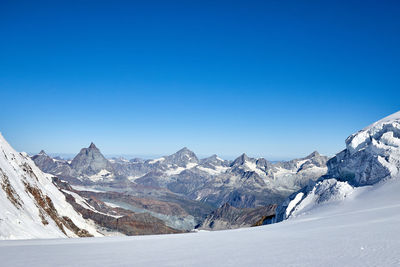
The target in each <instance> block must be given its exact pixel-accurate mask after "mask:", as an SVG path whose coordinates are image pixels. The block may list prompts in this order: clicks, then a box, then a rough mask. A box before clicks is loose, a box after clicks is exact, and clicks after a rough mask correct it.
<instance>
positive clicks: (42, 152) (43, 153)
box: [38, 149, 47, 156]
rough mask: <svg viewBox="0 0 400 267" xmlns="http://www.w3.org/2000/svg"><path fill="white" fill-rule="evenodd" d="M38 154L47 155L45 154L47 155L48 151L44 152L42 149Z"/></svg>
mask: <svg viewBox="0 0 400 267" xmlns="http://www.w3.org/2000/svg"><path fill="white" fill-rule="evenodd" d="M38 155H42V156H45V155H47V154H46V152H44V150H43V149H42V150H40V152H39V154H38Z"/></svg>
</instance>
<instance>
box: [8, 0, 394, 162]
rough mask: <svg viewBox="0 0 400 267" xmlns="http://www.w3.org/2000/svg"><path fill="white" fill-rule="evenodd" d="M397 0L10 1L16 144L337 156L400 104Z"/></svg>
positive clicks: (11, 116)
mask: <svg viewBox="0 0 400 267" xmlns="http://www.w3.org/2000/svg"><path fill="white" fill-rule="evenodd" d="M399 14H400V2H399V1H354V2H353V1H89V0H85V1H47V2H42V1H27V2H21V1H1V2H0V33H1V36H0V38H1V41H0V90H1V96H0V99H1V112H0V131H1V132H2V133H3V135H4V136H5V137H6V138H7V139H8V140H9V142H10V143H11V144H12V145H13V146H14V147H15V148H16V149H17V150H19V151H28V152H38V151H39V150H40V149H45V150H46V151H48V152H64V153H76V152H78V151H79V149H80V148H82V147H84V146H88V145H89V144H90V142H91V141H93V142H95V143H96V144H97V146H98V147H99V148H100V149H101V150H102V151H103V152H104V153H105V154H131V155H163V154H169V153H172V152H174V151H176V150H178V149H180V148H181V147H183V146H187V147H189V148H190V149H192V150H194V151H195V152H196V153H198V154H200V155H210V154H213V153H217V154H219V155H221V156H229V157H233V156H237V155H239V154H240V153H242V152H246V153H247V154H248V155H251V156H265V157H267V158H269V159H282V158H291V157H298V156H304V155H306V154H308V153H310V152H312V151H313V150H318V151H320V152H321V153H323V154H328V155H331V154H334V153H336V152H338V151H340V150H341V149H343V148H344V139H345V138H346V137H347V136H348V135H350V134H351V133H353V132H355V131H357V130H359V129H360V128H363V127H364V126H366V125H368V124H370V123H372V122H373V121H375V120H378V119H380V118H381V117H384V116H386V115H389V114H391V113H393V112H396V111H398V110H400V62H399V60H400V16H399Z"/></svg>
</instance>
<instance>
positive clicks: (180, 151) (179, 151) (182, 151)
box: [176, 147, 192, 153]
mask: <svg viewBox="0 0 400 267" xmlns="http://www.w3.org/2000/svg"><path fill="white" fill-rule="evenodd" d="M187 152H192V151H191V150H190V149H189V148H187V147H184V148H182V149H180V150H178V151H177V152H176V153H187Z"/></svg>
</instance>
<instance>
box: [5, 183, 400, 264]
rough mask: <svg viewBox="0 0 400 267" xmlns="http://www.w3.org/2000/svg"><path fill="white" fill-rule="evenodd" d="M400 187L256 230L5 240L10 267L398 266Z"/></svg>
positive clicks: (381, 187)
mask: <svg viewBox="0 0 400 267" xmlns="http://www.w3.org/2000/svg"><path fill="white" fill-rule="evenodd" d="M398 192H400V180H399V179H393V180H389V181H387V182H384V183H381V184H377V185H375V186H365V187H362V188H359V189H358V191H357V192H355V193H354V194H352V195H351V197H349V198H345V199H344V200H340V201H337V202H335V205H329V204H326V205H320V206H318V207H317V208H314V209H312V210H310V211H309V212H308V213H307V214H306V215H303V216H300V217H296V218H293V219H289V220H287V221H284V222H282V223H278V224H273V225H266V226H261V227H256V228H246V229H239V230H227V231H219V232H218V231H217V232H199V233H191V234H178V235H162V236H143V237H139V236H137V237H112V238H108V237H106V238H100V239H99V238H84V239H57V240H27V241H22V240H17V241H0V257H1V259H2V264H4V266H26V262H27V259H29V263H30V266H98V265H99V264H100V263H101V265H102V266H398V265H399V264H400V254H399V253H398V252H399V251H400V228H399V223H400V195H399V194H398Z"/></svg>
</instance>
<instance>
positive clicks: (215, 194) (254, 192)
mask: <svg viewBox="0 0 400 267" xmlns="http://www.w3.org/2000/svg"><path fill="white" fill-rule="evenodd" d="M33 158H34V160H35V161H36V162H37V163H38V165H39V166H40V167H41V168H43V169H44V168H46V169H47V170H48V171H49V172H51V173H53V174H55V175H57V176H58V177H60V178H62V179H64V180H67V181H69V182H71V183H72V184H73V185H86V186H96V188H99V189H101V191H118V192H121V193H120V195H119V196H118V197H120V198H121V199H123V201H124V203H125V204H129V207H135V208H140V209H142V208H143V207H142V205H141V204H140V203H139V202H136V203H135V201H132V200H133V199H132V198H131V197H132V196H135V197H138V198H140V199H149V200H151V201H161V202H162V203H167V204H166V205H167V206H168V207H173V205H171V203H172V202H174V203H176V204H178V205H179V206H180V207H182V208H183V209H185V210H186V211H187V213H188V214H184V215H183V214H182V215H178V217H176V216H177V215H176V214H173V213H172V212H173V211H174V210H177V209H175V208H172V209H166V210H169V211H170V212H171V213H169V214H165V213H162V212H157V211H155V210H154V208H151V207H152V206H151V205H150V206H148V207H146V208H144V209H145V212H150V213H151V214H153V215H154V216H158V218H162V219H163V220H164V219H165V222H166V223H167V225H169V226H173V227H183V228H182V229H185V230H187V229H188V228H187V227H189V225H192V226H194V225H196V224H197V223H198V222H199V221H201V220H203V219H204V218H205V217H206V216H207V215H208V214H209V212H210V210H212V209H215V208H216V207H219V206H221V205H222V204H224V203H229V205H231V206H234V207H238V208H249V207H259V206H267V205H270V204H275V203H281V202H282V201H283V200H284V199H285V198H286V197H287V196H289V195H290V194H291V193H293V192H295V191H297V190H299V189H300V188H301V187H303V186H304V185H306V184H308V183H309V182H310V181H315V180H316V179H318V178H319V177H320V176H322V175H324V174H326V170H327V168H326V165H325V164H326V161H327V157H324V156H321V155H319V154H318V152H313V153H312V154H310V155H309V156H307V157H305V158H301V159H295V160H292V161H287V162H278V163H271V162H269V161H267V160H266V159H264V158H257V159H256V158H251V157H248V156H247V155H246V154H242V155H241V156H239V157H238V158H237V159H235V160H234V161H227V160H223V159H221V158H219V157H218V156H217V155H212V156H210V157H208V158H204V159H201V160H199V159H198V158H197V156H196V155H195V153H193V152H192V151H190V150H189V149H187V148H183V149H181V150H179V151H177V152H176V153H174V154H172V155H170V156H164V157H161V158H158V159H154V160H141V159H134V160H126V159H123V158H113V159H111V160H108V161H107V160H106V159H105V158H104V156H102V155H101V153H100V151H99V150H98V149H97V148H96V147H95V146H94V145H91V146H90V147H89V148H85V149H82V150H81V152H80V153H79V154H78V155H77V156H76V157H75V158H74V160H73V161H72V162H71V164H69V163H68V162H66V161H64V162H63V163H61V162H62V161H60V160H54V161H53V162H52V161H50V160H49V159H48V158H47V157H46V158H45V157H44V156H43V155H40V154H39V155H37V156H34V157H33ZM107 162H108V163H107ZM46 163H47V165H46ZM55 163H57V164H58V165H60V164H63V165H62V166H63V167H65V166H67V167H65V168H66V170H67V171H65V172H63V171H59V170H60V167H59V166H58V165H56V164H55ZM44 165H46V166H44ZM110 165H111V166H110ZM55 166H56V167H57V166H58V167H57V169H56V168H55ZM53 168H54V169H53ZM68 168H70V170H68ZM71 171H72V173H76V176H75V177H71V175H70V174H71ZM143 188H147V189H146V190H144V191H143V190H142V189H143ZM122 191H123V192H122ZM122 195H126V197H123V196H122ZM110 196H115V194H110ZM132 203H133V205H131V204H132ZM157 205H159V207H162V206H163V205H161V204H160V203H158V204H157ZM152 212H153V213H152ZM154 212H155V213H154ZM160 214H161V215H160ZM163 216H164V217H163ZM165 216H167V217H165ZM171 216H172V217H171ZM190 216H193V217H194V218H193V219H188V218H190ZM172 220H175V222H176V223H177V224H175V223H172ZM188 220H191V223H188ZM181 222H182V225H184V226H182V225H180V224H181Z"/></svg>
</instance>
